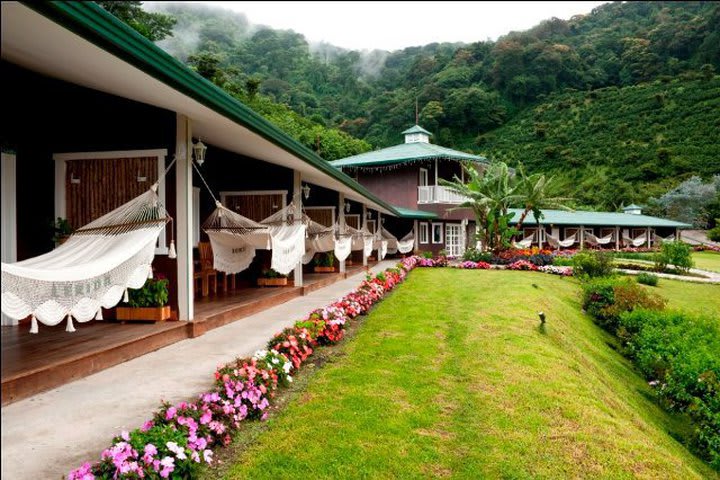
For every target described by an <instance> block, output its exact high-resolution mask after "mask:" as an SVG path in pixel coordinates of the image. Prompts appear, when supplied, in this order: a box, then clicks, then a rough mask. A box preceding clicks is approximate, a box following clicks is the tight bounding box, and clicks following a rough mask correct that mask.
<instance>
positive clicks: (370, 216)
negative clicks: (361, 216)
mask: <svg viewBox="0 0 720 480" xmlns="http://www.w3.org/2000/svg"><path fill="white" fill-rule="evenodd" d="M365 216H366V217H367V218H368V220H370V219H371V218H372V213H371V212H367V214H366V215H365Z"/></svg>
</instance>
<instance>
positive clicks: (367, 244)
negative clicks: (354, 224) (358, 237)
mask: <svg viewBox="0 0 720 480" xmlns="http://www.w3.org/2000/svg"><path fill="white" fill-rule="evenodd" d="M374 243H375V242H374V241H373V239H372V237H363V256H364V257H365V258H367V257H369V256H370V254H372V251H373V249H374Z"/></svg>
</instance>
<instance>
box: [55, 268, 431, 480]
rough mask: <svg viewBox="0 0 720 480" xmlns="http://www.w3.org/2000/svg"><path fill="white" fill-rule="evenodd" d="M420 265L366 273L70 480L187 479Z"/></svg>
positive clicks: (114, 444)
mask: <svg viewBox="0 0 720 480" xmlns="http://www.w3.org/2000/svg"><path fill="white" fill-rule="evenodd" d="M419 261H420V259H419V258H418V257H408V258H405V259H403V260H402V261H401V262H400V263H399V264H398V266H397V267H396V268H389V269H387V270H385V271H384V272H381V273H379V274H377V275H376V276H375V277H371V276H369V275H368V277H367V279H366V280H365V281H363V282H362V283H361V284H360V286H359V287H358V288H357V289H355V290H353V291H352V292H350V293H348V294H347V295H345V296H344V297H342V298H341V299H339V300H338V301H336V302H334V303H332V304H331V305H328V306H326V307H324V308H320V309H317V310H315V311H313V312H311V313H310V314H309V315H308V316H307V318H305V319H304V320H301V321H298V322H296V323H295V325H293V326H292V327H289V328H286V329H285V330H283V331H282V332H279V333H278V334H276V335H275V336H274V337H273V338H272V339H271V340H270V342H269V343H268V349H267V350H260V351H258V352H256V353H255V355H254V356H252V357H251V358H238V359H236V360H235V361H234V362H231V363H228V364H226V365H222V366H219V367H218V368H217V370H216V371H215V375H214V378H215V384H214V386H213V389H212V390H211V391H209V392H206V393H202V394H200V395H199V396H198V398H197V400H195V401H194V402H180V403H178V404H176V405H171V404H169V403H163V404H162V406H161V408H160V409H159V410H158V412H157V413H155V415H154V416H153V418H152V419H151V420H149V421H147V422H145V424H143V426H142V427H140V428H138V429H135V430H133V431H132V432H122V433H121V434H120V435H119V436H117V437H115V438H114V439H113V442H112V445H111V446H110V447H108V448H107V449H105V450H104V451H103V452H102V454H101V456H100V461H99V462H96V463H94V464H92V463H90V462H87V463H84V464H83V465H82V466H80V467H79V468H77V469H75V470H73V471H71V472H70V473H69V474H68V477H67V478H68V480H90V479H95V478H112V479H130V478H132V479H137V478H148V479H160V478H192V477H193V475H194V474H195V473H196V472H197V469H198V468H199V466H200V465H201V464H204V463H206V464H209V463H211V462H212V458H213V449H214V448H217V447H219V446H222V445H227V444H229V443H230V442H231V440H232V435H233V433H234V432H235V431H236V430H237V429H238V428H239V426H240V423H241V422H243V421H245V420H247V419H260V420H264V419H265V418H266V417H267V410H268V407H269V406H270V402H271V400H272V399H273V398H274V396H275V391H276V390H277V389H278V388H280V387H283V386H286V385H288V384H289V383H290V382H292V376H291V372H293V371H295V370H299V369H300V367H301V366H302V365H303V363H304V362H305V361H306V360H307V359H308V357H309V356H311V355H312V354H313V352H314V351H315V349H316V348H318V347H321V346H323V345H332V344H335V343H337V342H339V341H340V340H342V339H343V337H344V330H345V326H346V325H347V323H348V322H349V321H350V320H352V319H354V318H356V317H357V316H358V315H362V314H366V313H367V312H368V310H369V309H370V308H371V307H372V306H373V305H374V304H375V303H377V302H378V301H380V300H382V298H383V297H384V296H385V295H386V294H387V293H388V292H389V291H391V290H392V289H393V288H395V286H397V285H398V284H399V283H401V282H402V281H403V280H404V279H405V277H406V276H407V273H408V272H409V271H411V270H412V269H413V268H415V267H416V266H417V265H418V263H419Z"/></svg>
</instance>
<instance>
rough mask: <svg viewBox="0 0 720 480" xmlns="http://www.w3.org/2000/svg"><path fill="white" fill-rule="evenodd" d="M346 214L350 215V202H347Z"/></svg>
mask: <svg viewBox="0 0 720 480" xmlns="http://www.w3.org/2000/svg"><path fill="white" fill-rule="evenodd" d="M345 213H350V202H345Z"/></svg>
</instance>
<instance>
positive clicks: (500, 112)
mask: <svg viewBox="0 0 720 480" xmlns="http://www.w3.org/2000/svg"><path fill="white" fill-rule="evenodd" d="M100 3H101V5H104V4H107V3H116V2H100ZM120 3H125V4H134V5H135V6H139V4H140V2H120ZM153 8H155V9H156V10H154V11H153V12H150V13H149V12H146V11H143V13H144V14H147V15H151V16H159V17H160V18H165V19H169V21H171V22H174V23H173V24H172V26H171V28H170V32H168V34H167V35H163V36H162V38H158V37H157V36H156V37H154V38H152V39H153V40H154V41H157V42H158V44H159V45H160V46H161V47H162V48H164V49H165V50H167V51H168V52H170V53H171V54H173V55H174V56H176V57H177V58H178V59H180V60H181V61H183V62H186V63H187V64H188V65H190V66H191V67H192V68H194V69H195V70H196V71H197V72H198V73H199V74H201V75H202V76H204V77H205V78H207V79H209V80H211V81H212V82H214V83H216V84H217V85H219V86H221V87H222V88H224V89H225V90H226V91H228V92H229V93H231V94H232V95H234V96H235V97H237V98H238V99H239V100H241V101H243V102H245V103H246V104H248V105H249V106H250V107H251V108H253V109H254V110H256V111H258V112H259V113H260V114H262V115H264V116H265V117H266V118H268V119H269V120H270V121H272V122H274V123H276V124H277V125H278V126H280V127H281V128H282V129H283V130H285V131H286V132H287V133H288V134H290V135H291V136H293V137H294V138H296V139H297V140H299V141H300V142H301V143H303V144H305V145H306V146H308V147H310V148H312V149H314V150H315V151H316V152H317V153H319V154H320V155H321V156H323V157H324V158H325V159H327V160H333V159H337V158H342V157H345V156H348V155H353V154H356V153H360V152H363V151H367V150H371V149H374V148H383V147H386V146H390V145H394V144H397V143H399V142H401V141H402V138H401V136H400V132H401V131H402V130H404V129H406V128H408V127H409V126H411V125H412V124H413V123H414V121H415V115H416V108H417V113H418V114H419V121H420V124H421V125H422V126H423V127H425V128H426V129H428V130H430V131H431V132H433V134H434V137H433V140H432V141H433V142H434V143H438V144H440V145H443V146H447V147H451V148H456V149H458V150H463V151H468V152H473V153H480V154H483V155H485V156H486V157H488V158H489V159H491V160H493V159H497V160H503V161H506V162H508V163H509V164H510V165H514V164H517V163H518V162H522V163H523V164H524V165H526V167H527V168H528V170H529V171H531V172H538V171H541V172H546V173H552V174H555V175H556V178H557V179H558V182H557V185H558V188H559V189H560V190H562V191H561V192H558V193H562V194H564V195H567V196H571V197H573V198H574V199H575V202H574V203H575V206H576V207H578V208H588V209H604V210H616V209H617V208H619V207H620V206H622V205H627V204H629V203H641V204H647V205H650V206H651V207H653V208H654V210H655V213H663V212H662V211H660V210H662V208H661V205H659V203H658V200H659V199H661V197H662V196H663V195H665V194H667V193H668V192H670V191H672V190H673V189H677V188H679V186H681V185H682V184H683V182H690V183H691V184H699V185H705V186H706V187H707V186H708V185H711V186H713V185H718V186H720V181H717V179H716V180H713V175H716V174H720V142H718V134H717V132H718V131H720V113H719V112H720V76H718V75H717V72H719V71H720V4H718V3H714V2H626V3H621V2H613V3H607V4H604V5H601V6H599V7H597V8H595V9H594V10H592V12H590V13H589V14H587V15H578V16H575V17H572V18H570V19H569V20H561V19H557V18H551V19H548V20H545V21H543V22H541V23H540V24H539V25H537V26H536V27H534V28H532V29H530V30H527V31H523V32H511V33H508V34H507V35H505V36H502V37H500V38H499V39H497V40H496V41H490V40H485V41H478V42H475V43H471V44H450V43H442V44H438V43H434V44H429V45H424V46H417V47H410V48H405V49H403V50H398V51H392V52H388V51H381V50H374V51H351V50H345V49H342V48H339V47H335V46H333V45H329V44H324V43H323V44H314V43H310V42H308V41H307V39H306V38H305V37H304V36H303V35H301V34H299V33H296V32H293V31H288V30H276V29H272V28H269V27H265V26H260V25H254V24H252V23H250V22H249V21H248V19H247V18H246V17H245V16H244V15H243V14H239V13H234V12H231V11H229V10H223V9H217V8H212V7H207V6H203V5H190V4H173V3H164V4H159V5H157V4H156V5H155V6H153ZM121 18H122V16H121ZM123 19H124V20H125V21H128V20H126V19H125V18H123ZM128 23H131V22H128ZM131 25H132V23H131ZM141 33H142V31H141ZM146 36H148V35H146ZM483 36H484V35H483V32H482V31H478V35H477V37H478V38H483ZM696 177H697V178H696ZM703 191H704V192H707V191H708V190H707V189H705V190H703ZM710 191H712V188H711V189H710ZM718 195H720V193H718V190H717V189H715V195H714V196H711V198H707V199H705V200H706V201H705V202H701V203H704V204H707V205H710V204H713V203H714V204H716V205H717V204H720V200H719V198H720V197H718ZM709 208H710V209H711V210H712V208H713V207H712V205H711V206H710V207H709ZM701 213H702V215H703V218H704V219H707V220H709V221H710V222H711V223H712V217H713V216H714V214H713V213H712V212H708V211H707V208H706V209H705V210H704V211H703V212H701ZM698 214H700V212H699V213H698ZM701 223H702V222H701Z"/></svg>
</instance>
